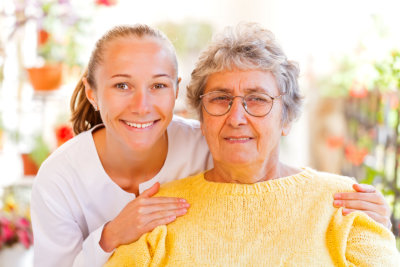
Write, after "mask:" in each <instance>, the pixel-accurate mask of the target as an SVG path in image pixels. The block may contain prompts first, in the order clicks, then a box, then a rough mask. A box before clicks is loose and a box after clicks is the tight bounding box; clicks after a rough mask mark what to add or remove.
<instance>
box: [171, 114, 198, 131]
mask: <svg viewBox="0 0 400 267" xmlns="http://www.w3.org/2000/svg"><path fill="white" fill-rule="evenodd" d="M168 132H171V133H173V134H194V135H201V130H200V122H199V121H198V120H193V119H186V118H183V117H180V116H177V115H174V117H173V118H172V121H171V123H170V125H169V126H168Z"/></svg>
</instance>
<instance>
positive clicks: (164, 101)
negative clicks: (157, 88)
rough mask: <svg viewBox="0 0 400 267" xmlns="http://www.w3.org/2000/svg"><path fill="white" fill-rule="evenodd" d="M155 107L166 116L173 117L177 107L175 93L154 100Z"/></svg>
mask: <svg viewBox="0 0 400 267" xmlns="http://www.w3.org/2000/svg"><path fill="white" fill-rule="evenodd" d="M153 101H154V107H155V108H156V109H158V110H160V111H161V112H162V113H163V114H164V115H165V116H167V117H172V115H173V113H174V107H175V92H169V93H168V94H165V95H163V96H160V97H156V98H155V99H154V100H153Z"/></svg>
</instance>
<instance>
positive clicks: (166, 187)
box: [157, 172, 203, 197]
mask: <svg viewBox="0 0 400 267" xmlns="http://www.w3.org/2000/svg"><path fill="white" fill-rule="evenodd" d="M202 177H203V172H201V173H199V174H197V175H193V176H189V177H186V178H184V179H180V180H175V181H172V182H169V183H165V184H163V185H162V186H161V188H160V191H159V192H158V194H157V195H159V196H176V197H183V196H184V195H186V194H187V192H189V191H191V190H192V189H193V188H194V186H195V185H196V184H197V183H198V182H199V179H201V178H202Z"/></svg>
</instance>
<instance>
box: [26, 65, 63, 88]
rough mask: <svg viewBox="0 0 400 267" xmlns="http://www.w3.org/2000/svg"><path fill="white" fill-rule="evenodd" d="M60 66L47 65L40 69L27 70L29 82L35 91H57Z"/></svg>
mask: <svg viewBox="0 0 400 267" xmlns="http://www.w3.org/2000/svg"><path fill="white" fill-rule="evenodd" d="M62 70H63V67H62V64H48V65H44V66H43V67H40V68H28V69H27V71H28V76H29V80H30V82H31V84H32V87H33V88H34V89H35V90H37V91H51V90H55V89H58V88H59V87H60V86H61V82H62V72H63V71H62Z"/></svg>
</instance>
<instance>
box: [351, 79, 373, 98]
mask: <svg viewBox="0 0 400 267" xmlns="http://www.w3.org/2000/svg"><path fill="white" fill-rule="evenodd" d="M349 94H350V96H351V97H354V98H364V97H366V96H367V95H368V90H367V86H366V85H365V84H363V83H361V82H359V81H353V84H352V85H351V87H350V91H349Z"/></svg>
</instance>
